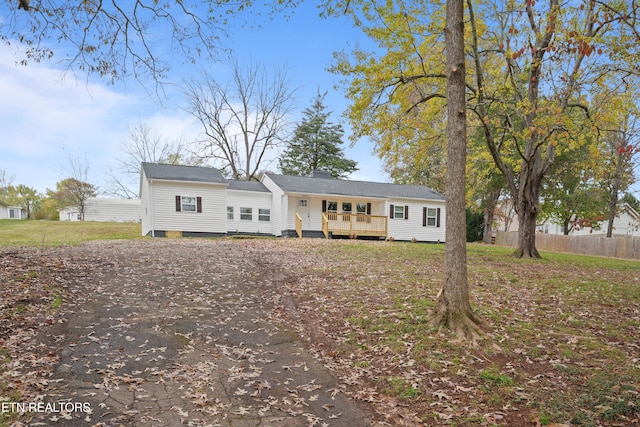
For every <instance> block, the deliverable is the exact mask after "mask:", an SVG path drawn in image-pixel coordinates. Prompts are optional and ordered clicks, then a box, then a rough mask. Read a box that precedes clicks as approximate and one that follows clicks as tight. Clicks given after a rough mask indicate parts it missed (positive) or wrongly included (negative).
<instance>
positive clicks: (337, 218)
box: [140, 163, 445, 242]
mask: <svg viewBox="0 0 640 427" xmlns="http://www.w3.org/2000/svg"><path fill="white" fill-rule="evenodd" d="M140 194H141V199H142V234H143V235H151V236H157V237H161V236H165V235H167V234H170V232H175V233H178V234H179V235H182V236H223V235H227V234H261V235H272V236H285V237H293V236H299V235H301V236H310V237H313V236H315V237H322V236H324V237H331V236H338V235H340V236H351V237H365V236H366V237H372V238H391V237H393V238H394V239H395V240H416V241H423V242H444V240H445V204H444V196H442V195H441V194H439V193H437V192H435V191H433V190H431V189H430V188H428V187H424V186H417V185H416V186H414V185H397V184H386V183H377V182H364V181H350V180H340V179H332V178H331V177H330V175H329V174H327V173H325V172H315V173H314V176H312V177H300V176H289V175H278V174H273V173H266V174H264V176H263V178H262V181H261V182H250V181H249V182H247V181H234V180H227V179H225V178H224V177H223V176H222V174H221V173H220V171H218V170H217V169H214V168H203V167H196V166H176V165H165V164H156V163H143V164H142V171H141V180H140Z"/></svg>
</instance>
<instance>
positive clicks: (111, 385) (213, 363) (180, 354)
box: [0, 239, 376, 427]
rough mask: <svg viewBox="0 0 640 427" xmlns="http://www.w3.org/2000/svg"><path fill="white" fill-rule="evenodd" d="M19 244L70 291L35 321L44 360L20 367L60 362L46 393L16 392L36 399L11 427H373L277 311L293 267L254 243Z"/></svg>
mask: <svg viewBox="0 0 640 427" xmlns="http://www.w3.org/2000/svg"><path fill="white" fill-rule="evenodd" d="M25 251H27V252H26V253H25V252H22V253H21V254H17V255H15V256H16V257H22V261H25V260H26V259H27V258H30V257H31V261H33V260H34V259H39V260H40V261H38V262H40V263H41V264H43V263H44V264H46V265H47V266H48V267H47V271H48V272H49V273H47V274H52V273H51V272H52V271H57V272H58V273H57V275H56V276H55V277H53V276H51V278H50V281H49V285H50V286H56V287H62V288H63V290H62V292H61V294H62V304H61V306H60V309H59V311H58V312H56V313H54V314H52V315H51V316H49V317H48V320H47V323H50V324H48V325H45V327H43V328H42V329H41V330H39V331H38V332H37V334H38V335H37V337H36V340H37V341H38V347H40V350H42V348H46V349H47V350H46V353H47V354H46V355H44V354H43V353H42V351H40V352H38V351H35V350H34V354H36V353H37V354H39V356H38V357H35V356H34V358H36V359H37V360H38V361H39V362H31V363H32V365H31V366H29V363H28V362H27V361H24V360H23V361H22V366H13V368H14V369H15V372H17V373H19V375H20V376H23V377H22V378H27V377H28V376H29V375H32V376H33V375H35V376H37V371H38V370H37V369H36V367H35V365H37V364H38V363H46V362H47V360H48V361H49V362H51V364H52V366H53V372H52V374H51V376H50V377H44V378H40V379H38V380H37V381H36V380H33V381H32V383H33V384H35V385H36V386H39V387H40V388H41V393H40V394H39V395H38V396H34V397H33V399H32V400H33V401H30V402H22V403H23V404H31V405H32V408H31V410H28V409H27V412H26V413H25V414H24V415H22V416H20V417H19V418H18V420H19V421H18V423H16V425H20V423H21V422H24V423H29V424H30V425H57V426H80V425H82V426H85V425H98V426H118V425H124V426H178V425H193V426H201V425H202V426H350V427H355V426H369V425H376V424H375V423H374V421H373V420H371V419H369V418H368V415H367V414H372V413H373V410H371V409H370V408H367V407H366V406H362V403H361V402H359V403H358V405H357V404H356V403H354V401H352V400H351V399H350V398H349V396H348V394H347V393H346V392H347V388H346V386H344V385H342V384H340V382H339V381H338V380H337V379H336V377H335V376H334V374H332V372H330V371H329V370H328V369H326V368H325V367H324V366H323V365H322V364H321V363H320V362H319V361H318V360H317V359H316V358H314V355H313V354H312V352H310V351H308V350H306V349H305V348H304V345H303V343H302V341H301V340H300V338H299V337H298V336H297V335H296V334H295V333H294V332H292V329H289V328H287V327H286V326H283V325H282V324H281V323H280V324H279V323H277V322H275V321H274V320H273V319H274V318H275V317H274V316H273V314H274V312H275V310H281V309H282V308H283V307H282V298H281V294H280V291H281V289H282V288H283V283H284V282H285V281H286V280H290V277H287V276H286V275H285V274H283V273H282V272H281V271H280V269H279V268H278V266H277V265H273V264H270V263H269V262H268V259H266V258H267V257H268V253H265V252H264V251H252V250H251V242H250V241H247V242H246V243H245V242H238V241H235V242H233V241H228V240H186V239H185V240H168V239H158V240H140V241H123V242H95V243H88V244H84V245H81V246H79V247H70V248H60V249H56V250H44V251H39V250H37V249H33V250H25ZM5 255H6V254H5ZM35 263H36V264H37V262H35ZM18 264H19V263H18ZM71 266H73V271H72V272H70V271H71V270H70V268H71ZM24 268H25V269H28V268H27V267H24ZM26 274H27V273H25V275H26ZM28 274H33V273H28ZM36 274H37V272H36ZM25 280H28V277H27V278H26V279H25ZM34 330H35V329H34ZM0 332H2V331H1V329H0ZM5 332H6V331H5ZM34 333H35V332H34ZM5 335H6V334H5ZM10 339H11V338H8V339H7V342H6V343H5V344H7V345H10V344H11V343H10V342H9V341H10ZM47 358H48V359H47ZM30 372H31V374H30ZM34 372H35V373H36V374H34ZM16 375H17V374H16ZM20 376H18V378H20ZM18 378H15V379H14V385H15V384H18V383H17V382H20V381H21V380H20V379H18ZM33 384H32V385H33ZM30 400H31V399H30ZM38 405H39V406H38ZM47 405H48V406H47ZM43 408H45V409H49V411H46V413H45V412H42V409H43ZM12 409H13V410H18V409H19V408H16V407H13V408H12Z"/></svg>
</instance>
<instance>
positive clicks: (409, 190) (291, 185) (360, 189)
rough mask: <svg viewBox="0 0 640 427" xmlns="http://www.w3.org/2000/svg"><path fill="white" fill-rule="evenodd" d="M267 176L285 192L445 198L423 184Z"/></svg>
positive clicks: (268, 174) (430, 198) (271, 174)
mask: <svg viewBox="0 0 640 427" xmlns="http://www.w3.org/2000/svg"><path fill="white" fill-rule="evenodd" d="M267 176H268V177H269V178H271V180H273V182H275V183H276V185H278V187H280V188H282V189H283V190H284V191H285V192H295V193H312V194H334V195H339V196H363V197H379V198H388V197H395V198H407V199H425V200H444V196H443V195H442V194H440V193H438V192H437V191H434V190H432V189H431V188H429V187H425V186H422V185H403V184H387V183H383V182H367V181H350V180H341V179H325V178H310V177H304V176H291V175H277V174H273V173H267Z"/></svg>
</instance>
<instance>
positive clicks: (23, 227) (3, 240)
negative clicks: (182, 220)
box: [0, 219, 141, 247]
mask: <svg viewBox="0 0 640 427" xmlns="http://www.w3.org/2000/svg"><path fill="white" fill-rule="evenodd" d="M140 237H141V229H140V224H139V223H115V222H114V223H111V222H90V221H86V222H66V221H32V220H20V221H17V220H11V219H6V220H0V247H5V246H49V247H55V246H61V245H77V244H80V243H82V242H86V241H89V240H116V239H133V238H140Z"/></svg>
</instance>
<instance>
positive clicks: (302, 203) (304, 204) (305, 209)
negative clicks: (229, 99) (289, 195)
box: [296, 198, 311, 230]
mask: <svg viewBox="0 0 640 427" xmlns="http://www.w3.org/2000/svg"><path fill="white" fill-rule="evenodd" d="M296 212H297V213H298V215H300V218H301V219H302V229H303V230H308V229H309V225H310V224H311V219H310V216H311V214H310V211H309V199H306V198H299V199H298V201H297V204H296Z"/></svg>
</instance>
